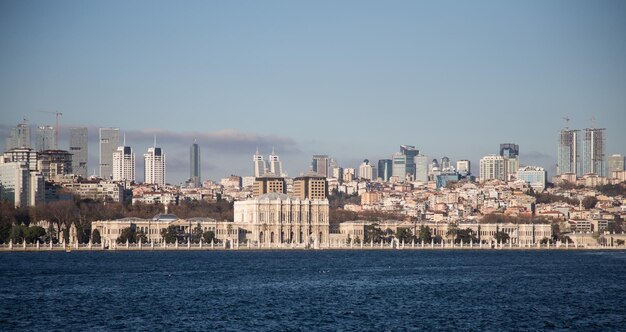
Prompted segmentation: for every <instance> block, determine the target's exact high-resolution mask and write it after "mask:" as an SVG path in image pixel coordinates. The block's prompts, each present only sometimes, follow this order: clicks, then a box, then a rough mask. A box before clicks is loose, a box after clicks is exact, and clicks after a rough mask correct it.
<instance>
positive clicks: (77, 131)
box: [70, 127, 89, 177]
mask: <svg viewBox="0 0 626 332" xmlns="http://www.w3.org/2000/svg"><path fill="white" fill-rule="evenodd" d="M88 142H89V141H88V137H87V127H75V128H70V153H71V154H72V171H73V172H74V174H76V175H78V176H82V177H87V173H88V172H87V165H88V164H87V161H88V160H87V158H88V157H89V152H88V150H87V147H88V146H89V144H88Z"/></svg>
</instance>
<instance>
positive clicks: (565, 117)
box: [563, 116, 569, 129]
mask: <svg viewBox="0 0 626 332" xmlns="http://www.w3.org/2000/svg"><path fill="white" fill-rule="evenodd" d="M563 120H565V129H567V128H568V127H567V126H568V124H569V117H567V116H564V117H563Z"/></svg>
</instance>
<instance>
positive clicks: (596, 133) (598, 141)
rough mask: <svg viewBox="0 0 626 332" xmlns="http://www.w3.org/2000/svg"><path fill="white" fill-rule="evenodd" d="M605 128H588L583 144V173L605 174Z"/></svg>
mask: <svg viewBox="0 0 626 332" xmlns="http://www.w3.org/2000/svg"><path fill="white" fill-rule="evenodd" d="M604 130H605V129H604V128H587V129H585V137H584V138H583V139H584V144H583V166H582V167H583V174H596V175H598V176H605V175H606V174H605V170H604V168H605V167H604Z"/></svg>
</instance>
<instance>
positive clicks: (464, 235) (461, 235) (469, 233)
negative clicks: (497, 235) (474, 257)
mask: <svg viewBox="0 0 626 332" xmlns="http://www.w3.org/2000/svg"><path fill="white" fill-rule="evenodd" d="M461 241H462V242H463V243H469V242H470V241H471V242H474V243H476V242H478V238H477V237H476V233H475V232H474V231H473V230H472V229H471V228H466V229H459V230H458V231H457V233H456V243H461Z"/></svg>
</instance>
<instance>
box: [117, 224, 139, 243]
mask: <svg viewBox="0 0 626 332" xmlns="http://www.w3.org/2000/svg"><path fill="white" fill-rule="evenodd" d="M135 235H136V234H135V231H134V230H133V228H132V227H126V228H124V229H122V233H121V234H120V236H118V237H117V243H126V242H130V243H135V241H136V237H135Z"/></svg>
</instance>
